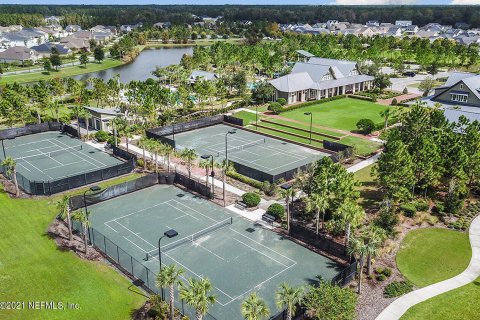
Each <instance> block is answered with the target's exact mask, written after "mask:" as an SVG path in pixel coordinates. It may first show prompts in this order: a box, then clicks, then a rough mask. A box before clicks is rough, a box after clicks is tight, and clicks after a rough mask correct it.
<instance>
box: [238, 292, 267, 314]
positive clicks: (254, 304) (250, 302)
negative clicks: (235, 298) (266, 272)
mask: <svg viewBox="0 0 480 320" xmlns="http://www.w3.org/2000/svg"><path fill="white" fill-rule="evenodd" d="M241 310H242V315H243V319H245V320H261V319H266V318H268V316H269V315H270V309H268V306H267V303H266V302H265V301H264V300H263V299H262V298H260V297H259V296H258V295H257V293H256V292H253V293H252V294H251V295H249V296H248V297H247V298H246V299H245V301H243V303H242V307H241Z"/></svg>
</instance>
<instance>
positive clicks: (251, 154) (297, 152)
mask: <svg viewBox="0 0 480 320" xmlns="http://www.w3.org/2000/svg"><path fill="white" fill-rule="evenodd" d="M232 129H234V128H232V127H230V126H227V125H224V124H217V125H214V126H210V127H205V128H201V129H196V130H192V131H186V132H182V133H178V134H175V139H174V140H175V146H176V148H177V149H183V148H191V149H195V150H196V151H197V153H198V154H200V155H213V157H214V159H215V161H217V162H221V161H222V160H223V159H225V154H226V152H228V159H229V160H231V161H233V162H236V163H238V164H240V165H242V166H245V167H248V168H252V169H253V171H256V172H259V173H264V174H265V175H264V176H272V177H275V178H274V179H273V180H276V178H277V177H278V178H280V177H285V176H282V175H284V174H285V173H286V172H289V171H290V172H292V171H295V170H296V169H297V168H301V167H302V166H305V165H307V164H310V163H312V162H315V161H316V160H319V159H320V158H322V157H325V156H328V154H327V153H323V152H320V151H317V150H314V149H310V148H306V147H303V146H300V145H297V144H293V143H289V142H285V141H282V140H279V139H274V138H270V137H266V136H263V135H260V134H257V133H253V132H250V131H246V130H241V129H236V132H235V134H228V138H227V139H228V148H227V151H225V135H226V134H227V132H229V131H231V130H232ZM166 138H168V139H172V140H173V135H170V136H166ZM237 170H238V168H237ZM245 171H247V172H248V170H245ZM239 172H240V171H239ZM240 173H242V172H240ZM242 174H243V173H242ZM246 175H248V174H246ZM249 176H250V175H249ZM251 177H252V178H256V177H255V176H251ZM285 178H289V177H285ZM257 180H258V179H257ZM264 180H268V179H264ZM261 181H263V180H261Z"/></svg>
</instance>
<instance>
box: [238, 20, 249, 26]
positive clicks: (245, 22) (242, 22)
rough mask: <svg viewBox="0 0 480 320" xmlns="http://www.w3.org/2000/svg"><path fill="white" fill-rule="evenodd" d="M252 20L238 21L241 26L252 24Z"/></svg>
mask: <svg viewBox="0 0 480 320" xmlns="http://www.w3.org/2000/svg"><path fill="white" fill-rule="evenodd" d="M252 23H253V22H252V21H251V20H240V21H239V22H238V24H239V25H241V26H242V27H248V26H250V25H252Z"/></svg>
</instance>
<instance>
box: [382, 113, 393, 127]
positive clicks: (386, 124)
mask: <svg viewBox="0 0 480 320" xmlns="http://www.w3.org/2000/svg"><path fill="white" fill-rule="evenodd" d="M391 115H392V111H391V109H390V108H387V109H385V110H383V111H382V112H380V116H381V117H383V118H384V119H385V125H384V128H385V130H387V126H388V118H389V117H390V116H391Z"/></svg>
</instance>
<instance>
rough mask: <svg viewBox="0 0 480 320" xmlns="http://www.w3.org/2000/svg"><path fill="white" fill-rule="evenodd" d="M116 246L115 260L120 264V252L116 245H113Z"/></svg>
mask: <svg viewBox="0 0 480 320" xmlns="http://www.w3.org/2000/svg"><path fill="white" fill-rule="evenodd" d="M115 246H116V247H117V262H118V264H120V253H119V252H118V246H117V245H115Z"/></svg>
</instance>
